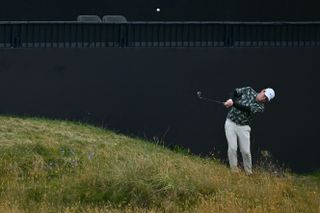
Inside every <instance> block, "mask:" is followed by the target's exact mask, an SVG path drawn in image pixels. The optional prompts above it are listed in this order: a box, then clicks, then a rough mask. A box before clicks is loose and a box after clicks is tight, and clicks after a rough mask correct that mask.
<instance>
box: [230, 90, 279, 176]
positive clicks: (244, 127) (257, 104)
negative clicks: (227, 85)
mask: <svg viewBox="0 0 320 213" xmlns="http://www.w3.org/2000/svg"><path fill="white" fill-rule="evenodd" d="M274 97H275V92H274V90H273V89H271V88H267V89H263V90H261V91H260V92H259V93H257V92H256V91H255V90H253V89H252V88H251V87H242V88H236V89H235V90H234V92H233V93H232V94H231V98H230V99H228V100H227V101H226V102H224V105H225V107H226V108H230V111H229V113H228V115H227V119H226V122H225V133H226V138H227V141H228V159H229V164H230V168H231V171H233V172H238V159H237V149H238V143H239V147H240V152H241V154H242V159H243V165H244V170H245V172H246V174H248V175H251V174H252V159H251V152H250V131H251V128H250V125H251V123H252V120H253V118H254V117H255V115H256V114H257V113H261V112H263V111H264V104H265V103H267V102H269V101H271V99H273V98H274Z"/></svg>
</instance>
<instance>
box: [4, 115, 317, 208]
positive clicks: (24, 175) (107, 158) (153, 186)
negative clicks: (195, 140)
mask: <svg viewBox="0 0 320 213" xmlns="http://www.w3.org/2000/svg"><path fill="white" fill-rule="evenodd" d="M319 187H320V183H319V178H316V177H314V176H312V177H311V176H310V177H303V176H295V175H293V174H288V173H286V174H283V175H281V176H276V175H274V174H273V173H270V172H269V171H267V170H263V169H257V170H256V171H255V174H254V175H253V176H250V177H248V176H246V175H245V174H244V173H237V174H233V173H230V171H229V169H228V168H227V167H226V166H225V165H223V164H221V163H219V162H218V161H217V160H215V159H204V158H199V157H196V156H191V155H187V154H184V153H181V152H180V153H178V152H174V151H171V150H168V149H166V148H164V147H163V146H160V145H157V144H153V143H150V142H146V141H143V140H140V139H134V138H130V137H127V136H124V135H119V134H115V133H113V132H111V131H108V130H103V129H100V128H96V127H92V126H89V125H83V124H78V123H72V122H66V121H55V120H45V119H35V118H17V117H8V116H0V212H203V213H207V212H308V213H309V212H320V189H319Z"/></svg>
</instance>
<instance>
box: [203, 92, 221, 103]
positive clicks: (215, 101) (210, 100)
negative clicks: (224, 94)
mask: <svg viewBox="0 0 320 213" xmlns="http://www.w3.org/2000/svg"><path fill="white" fill-rule="evenodd" d="M197 96H198V98H199V99H201V100H205V101H209V102H213V103H218V104H224V102H222V101H217V100H213V99H211V98H205V97H202V92H201V91H198V92H197Z"/></svg>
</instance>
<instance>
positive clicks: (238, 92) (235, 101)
mask: <svg viewBox="0 0 320 213" xmlns="http://www.w3.org/2000/svg"><path fill="white" fill-rule="evenodd" d="M244 89H245V87H243V88H236V89H235V90H234V91H233V92H231V93H230V96H229V97H230V99H229V100H227V101H226V102H225V106H226V107H227V108H229V107H232V106H234V107H235V108H237V109H238V110H241V111H243V112H246V113H250V112H251V108H250V107H249V106H245V105H242V104H240V103H239V102H238V99H239V98H240V97H241V95H242V92H243V90H244ZM230 100H231V101H230Z"/></svg>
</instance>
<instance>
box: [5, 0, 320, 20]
mask: <svg viewBox="0 0 320 213" xmlns="http://www.w3.org/2000/svg"><path fill="white" fill-rule="evenodd" d="M319 6H320V2H319V0H303V1H302V0H290V1H289V0H242V1H239V0H201V1H198V0H183V1H182V0H180V1H172V0H152V1H150V0H139V1H135V0H116V1H110V0H91V1H78V0H68V1H63V0H50V1H48V0H28V1H26V0H18V1H2V2H1V7H0V20H11V21H12V20H16V21H21V20H36V21H40V20H41V21H52V20H60V21H66V20H69V21H70V20H76V17H77V16H78V15H80V14H94V15H99V16H103V15H124V16H126V17H127V19H128V20H130V21H227V20H228V21H317V20H320V13H319ZM156 8H160V12H157V11H156Z"/></svg>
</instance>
